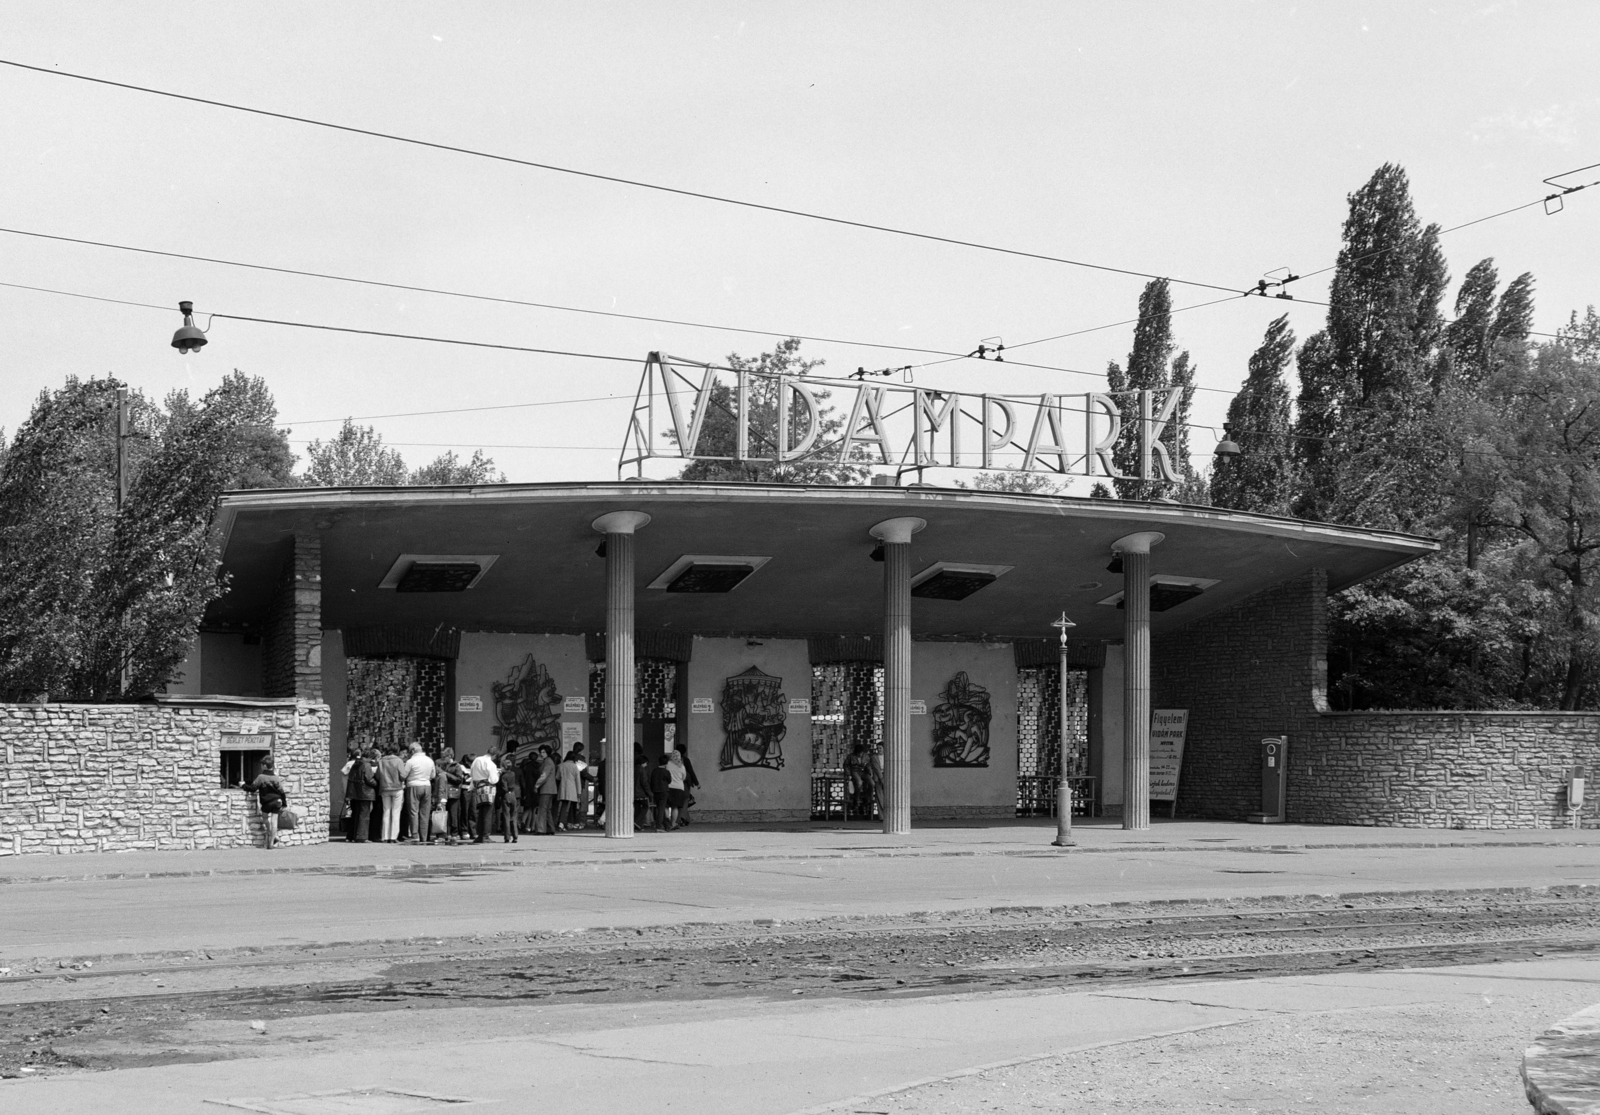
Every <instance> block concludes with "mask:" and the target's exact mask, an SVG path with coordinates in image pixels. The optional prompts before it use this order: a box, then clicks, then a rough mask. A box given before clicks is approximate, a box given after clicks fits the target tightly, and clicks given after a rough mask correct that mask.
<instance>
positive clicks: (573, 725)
mask: <svg viewBox="0 0 1600 1115" xmlns="http://www.w3.org/2000/svg"><path fill="white" fill-rule="evenodd" d="M582 742H583V725H582V724H580V723H578V722H577V721H575V720H567V721H563V722H562V725H561V745H562V746H563V747H571V746H572V745H573V744H575V743H582Z"/></svg>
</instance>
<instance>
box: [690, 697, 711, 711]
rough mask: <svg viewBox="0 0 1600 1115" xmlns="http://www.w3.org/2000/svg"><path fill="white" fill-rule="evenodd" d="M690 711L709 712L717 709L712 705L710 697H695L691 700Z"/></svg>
mask: <svg viewBox="0 0 1600 1115" xmlns="http://www.w3.org/2000/svg"><path fill="white" fill-rule="evenodd" d="M689 711H690V712H699V713H707V712H716V711H717V710H716V708H715V707H714V706H713V705H712V703H711V698H710V697H695V698H692V699H691V700H690V701H689Z"/></svg>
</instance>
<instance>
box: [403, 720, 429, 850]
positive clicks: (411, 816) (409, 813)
mask: <svg viewBox="0 0 1600 1115" xmlns="http://www.w3.org/2000/svg"><path fill="white" fill-rule="evenodd" d="M401 773H402V774H403V775H404V776H405V780H406V818H407V819H408V820H409V821H410V823H411V841H410V842H411V843H412V844H418V843H422V844H432V843H433V824H432V821H433V800H432V799H433V776H434V773H435V768H434V765H433V760H432V759H430V758H428V757H427V756H426V755H424V754H423V753H422V744H420V743H413V744H412V745H411V756H410V757H409V758H408V759H406V765H405V766H404V767H402V768H401Z"/></svg>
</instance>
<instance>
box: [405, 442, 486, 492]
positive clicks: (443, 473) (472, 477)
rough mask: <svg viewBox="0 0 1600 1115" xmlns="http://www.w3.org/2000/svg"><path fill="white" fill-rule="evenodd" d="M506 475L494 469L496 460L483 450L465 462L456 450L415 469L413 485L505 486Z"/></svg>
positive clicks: (412, 479)
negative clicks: (457, 454)
mask: <svg viewBox="0 0 1600 1115" xmlns="http://www.w3.org/2000/svg"><path fill="white" fill-rule="evenodd" d="M505 481H506V477H505V473H503V472H501V471H500V470H499V469H497V468H495V467H494V459H493V458H492V457H486V456H484V455H483V450H482V449H474V450H473V451H472V459H471V460H470V461H463V460H461V459H460V458H459V457H457V456H456V454H455V450H453V449H452V450H448V451H446V452H444V453H441V454H439V455H438V456H437V457H435V458H434V459H433V461H432V462H430V463H429V464H426V465H423V466H422V467H421V468H418V469H413V470H412V471H411V476H410V480H409V482H410V483H412V484H419V485H420V484H504V483H505Z"/></svg>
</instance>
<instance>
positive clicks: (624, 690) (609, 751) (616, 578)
mask: <svg viewBox="0 0 1600 1115" xmlns="http://www.w3.org/2000/svg"><path fill="white" fill-rule="evenodd" d="M649 521H650V516H649V515H647V514H645V513H644V512H643V511H612V512H611V513H610V514H607V515H601V516H600V517H599V518H598V519H596V520H595V521H594V529H595V530H598V531H600V532H601V533H602V534H604V535H605V536H606V835H607V836H608V837H618V838H627V837H630V836H632V835H633V532H634V531H636V530H638V529H640V528H641V527H643V526H644V525H645V524H646V523H648V522H649Z"/></svg>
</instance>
